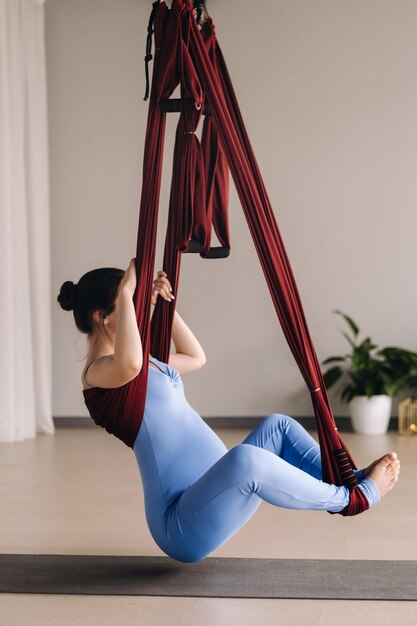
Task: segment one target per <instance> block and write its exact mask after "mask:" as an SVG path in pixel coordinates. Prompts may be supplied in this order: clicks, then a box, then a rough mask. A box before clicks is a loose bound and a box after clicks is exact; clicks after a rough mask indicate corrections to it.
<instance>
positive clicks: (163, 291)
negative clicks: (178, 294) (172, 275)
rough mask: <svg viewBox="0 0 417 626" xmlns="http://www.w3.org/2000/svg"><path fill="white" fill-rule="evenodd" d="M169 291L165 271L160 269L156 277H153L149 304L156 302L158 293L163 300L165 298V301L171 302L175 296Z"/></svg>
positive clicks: (169, 284)
mask: <svg viewBox="0 0 417 626" xmlns="http://www.w3.org/2000/svg"><path fill="white" fill-rule="evenodd" d="M171 292H172V287H171V283H170V282H169V280H168V278H167V275H166V273H165V272H164V271H162V270H160V271H159V272H158V276H157V278H155V280H154V281H153V287H152V299H151V304H152V305H155V304H156V301H157V299H158V294H160V295H161V296H162V297H163V298H164V299H165V300H167V302H172V300H174V297H175V296H174V295H173V294H172V293H171Z"/></svg>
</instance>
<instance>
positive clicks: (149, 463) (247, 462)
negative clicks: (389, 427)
mask: <svg viewBox="0 0 417 626" xmlns="http://www.w3.org/2000/svg"><path fill="white" fill-rule="evenodd" d="M135 287H136V272H135V263H134V259H132V260H131V262H130V265H129V267H128V269H127V270H126V272H123V271H122V270H118V269H112V268H102V269H98V270H93V271H92V272H88V273H87V274H85V275H84V276H83V277H82V278H81V279H80V281H79V283H78V285H74V284H73V283H72V282H69V281H67V282H65V283H64V284H63V285H62V287H61V291H60V294H59V296H58V301H59V302H60V304H61V306H62V308H64V309H65V310H73V311H74V318H75V321H76V324H77V327H78V328H79V330H80V331H82V332H84V333H86V334H87V337H88V354H87V358H86V363H85V367H84V370H83V374H82V382H83V390H84V393H86V390H87V389H89V388H90V389H91V388H95V387H97V388H104V389H105V388H117V387H120V386H122V385H125V384H126V383H128V382H129V381H130V380H132V379H133V378H135V377H136V376H138V374H139V372H140V371H141V368H142V365H143V354H142V345H141V338H140V336H139V331H138V327H137V322H136V316H135V310H134V305H133V300H132V297H133V294H134V291H135ZM171 291H172V290H171V285H170V283H169V280H168V277H167V276H166V274H165V272H163V271H160V272H158V276H157V278H156V279H155V281H154V283H153V293H152V305H153V306H154V305H155V303H156V300H157V298H158V297H162V298H164V299H165V300H166V301H167V302H172V300H173V298H174V296H173V295H172V293H171ZM172 340H173V342H174V345H175V349H176V353H172V354H170V356H169V363H163V362H162V361H159V360H158V359H156V358H154V357H152V356H150V357H149V360H150V362H149V374H148V383H147V391H146V402H145V410H144V414H143V419H142V422H141V424H140V428H139V431H138V434H137V436H136V438H135V440H134V445H133V450H134V453H135V456H136V459H137V463H138V466H139V470H140V473H141V478H142V483H143V490H144V498H145V514H146V519H147V523H148V527H149V530H150V532H151V534H152V536H153V538H154V539H155V541H156V543H157V544H158V546H159V547H160V548H161V550H163V551H164V552H165V553H166V554H167V555H169V556H170V557H172V558H174V559H176V560H178V561H183V562H194V561H199V560H202V559H204V558H205V557H206V556H207V555H208V554H210V553H211V552H212V551H213V550H215V549H216V548H218V547H219V546H221V545H222V544H223V543H225V542H226V541H227V540H228V539H229V538H230V537H232V536H233V535H234V534H235V533H236V532H237V531H238V530H239V528H241V527H242V526H243V525H244V524H245V523H246V522H247V521H248V520H249V518H250V517H251V516H252V515H253V514H254V512H255V511H256V509H257V508H258V506H259V505H260V503H261V502H262V500H264V501H266V502H269V503H270V504H273V505H275V506H281V507H284V508H290V509H310V510H322V511H331V512H338V511H341V510H342V509H343V508H344V507H345V506H347V504H348V502H349V490H348V489H347V487H344V486H336V485H330V484H328V483H325V482H323V481H322V480H321V476H322V474H321V463H320V447H319V445H318V443H317V442H316V441H315V440H314V439H313V438H312V437H311V436H310V435H309V433H307V431H306V430H305V429H304V428H303V427H302V426H301V425H300V424H299V423H298V422H297V421H296V420H294V419H292V418H291V417H288V416H286V415H280V414H277V413H273V414H271V415H269V416H267V417H266V418H265V419H264V420H263V421H262V422H261V423H260V424H259V425H258V426H257V427H256V428H255V429H254V430H253V431H252V432H251V433H250V434H249V435H248V437H246V439H244V441H243V442H242V443H241V444H240V445H237V446H235V447H233V448H232V449H231V450H228V449H227V448H226V446H225V445H224V443H223V442H222V440H221V439H220V438H219V437H218V436H217V435H216V434H215V432H214V431H213V430H212V429H211V428H210V427H209V426H208V425H207V424H206V423H205V422H204V421H203V420H202V418H201V417H200V415H199V414H198V413H197V412H196V411H195V410H194V409H193V408H192V407H191V406H190V405H189V404H188V402H187V400H186V398H185V396H184V387H183V382H182V378H181V376H183V375H184V374H187V373H189V372H192V371H195V370H197V369H199V368H201V367H202V366H203V365H204V363H205V360H206V358H205V355H204V351H203V349H202V347H201V346H200V344H199V342H198V341H197V339H196V337H195V336H194V335H193V333H192V332H191V330H190V328H188V326H187V325H186V323H185V322H184V320H183V319H182V318H181V317H180V315H179V314H178V312H176V313H175V316H174V322H173V329H172ZM399 470H400V463H399V460H398V458H397V455H396V453H395V452H389V453H387V454H386V455H385V456H383V457H381V458H380V459H377V460H376V461H374V462H373V463H372V464H371V465H370V466H369V467H367V468H366V469H364V470H355V473H356V474H357V477H358V480H360V483H359V487H360V489H361V490H362V492H363V493H364V494H365V496H366V498H367V500H368V502H369V505H370V506H373V505H375V504H377V503H378V502H380V500H381V498H382V497H383V496H384V495H385V494H386V493H388V491H390V490H391V489H392V487H393V486H394V484H395V483H396V481H397V479H398V474H399Z"/></svg>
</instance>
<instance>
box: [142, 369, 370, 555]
mask: <svg viewBox="0 0 417 626" xmlns="http://www.w3.org/2000/svg"><path fill="white" fill-rule="evenodd" d="M150 360H151V361H152V362H153V363H154V364H155V365H157V367H158V368H159V369H156V368H153V367H149V373H148V387H147V395H146V402H145V410H144V414H143V419H142V423H141V426H140V429H139V432H138V434H137V437H136V439H135V443H134V446H133V450H134V453H135V456H136V459H137V463H138V466H139V470H140V474H141V478H142V485H143V491H144V501H145V515H146V521H147V524H148V528H149V530H150V533H151V535H152V537H153V538H154V540H155V542H156V543H157V544H158V546H159V547H160V548H161V550H162V551H163V552H165V554H167V555H168V556H170V557H172V558H173V559H176V560H177V561H183V562H188V563H189V562H194V561H199V560H202V559H204V558H205V557H206V556H208V555H209V554H210V553H211V552H212V551H213V550H215V549H216V548H218V547H219V546H221V545H222V544H223V543H225V542H226V541H227V540H228V539H229V538H230V537H232V536H233V535H234V534H235V533H236V532H237V531H238V530H239V528H241V527H242V526H243V525H244V524H245V523H246V522H247V521H248V520H249V519H250V517H251V516H252V515H253V514H254V513H255V511H256V509H257V508H258V507H259V505H260V503H261V502H262V500H264V501H265V502H269V503H270V504H273V505H275V506H280V507H284V508H288V509H310V510H320V511H332V512H337V511H341V510H342V509H343V508H344V507H345V506H346V505H347V504H348V502H349V490H348V489H347V487H344V486H336V485H330V484H328V483H325V482H322V480H321V475H322V474H321V463H320V446H319V444H318V443H317V442H316V441H315V440H314V439H313V438H312V437H311V435H310V434H309V433H308V432H307V431H306V430H305V429H304V428H303V427H302V426H301V424H299V422H297V421H296V420H295V419H293V418H291V417H288V416H286V415H280V414H278V413H273V414H272V415H268V416H267V417H265V418H264V419H263V420H262V422H260V424H259V425H258V426H257V427H256V428H255V429H254V430H253V431H252V432H251V433H250V434H249V435H248V437H246V439H244V441H243V442H242V443H241V444H239V445H237V446H235V447H233V448H232V449H230V450H228V449H227V447H226V446H225V445H224V443H223V442H222V440H221V439H220V438H219V437H218V436H217V435H216V433H215V432H214V431H213V430H212V429H211V428H210V427H209V426H208V425H207V424H206V423H205V422H204V421H203V419H202V418H201V416H200V415H199V414H198V413H197V412H196V411H195V410H194V409H193V408H192V407H191V406H190V404H189V403H188V402H187V400H186V398H185V395H184V386H183V381H182V379H181V376H180V374H179V372H178V371H177V370H176V369H175V368H173V367H171V366H170V365H168V364H167V363H163V362H162V361H159V360H158V359H155V358H154V357H150ZM355 473H356V474H357V477H358V479H359V480H361V482H360V483H359V487H360V488H361V490H362V491H363V493H364V494H365V496H366V498H367V499H368V502H369V505H370V506H373V505H374V504H377V503H378V502H379V501H380V498H379V494H378V490H377V488H376V485H375V483H374V481H373V480H372V479H371V478H369V477H365V478H363V477H362V475H363V470H355Z"/></svg>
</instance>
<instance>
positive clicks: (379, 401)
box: [349, 395, 392, 435]
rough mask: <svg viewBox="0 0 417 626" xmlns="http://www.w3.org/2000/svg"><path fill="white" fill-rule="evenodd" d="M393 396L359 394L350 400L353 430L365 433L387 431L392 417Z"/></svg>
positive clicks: (378, 433) (380, 433)
mask: <svg viewBox="0 0 417 626" xmlns="http://www.w3.org/2000/svg"><path fill="white" fill-rule="evenodd" d="M391 408H392V397H391V396H386V395H380V396H372V397H371V398H367V397H366V396H357V397H356V398H353V400H351V401H350V402H349V409H350V416H351V418H352V425H353V430H354V431H355V432H357V433H361V434H363V435H382V434H384V433H386V432H387V430H388V424H389V420H390V417H391Z"/></svg>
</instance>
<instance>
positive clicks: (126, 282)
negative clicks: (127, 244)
mask: <svg viewBox="0 0 417 626" xmlns="http://www.w3.org/2000/svg"><path fill="white" fill-rule="evenodd" d="M135 262H136V258H133V259H131V260H130V263H129V267H128V268H127V270H126V271H125V275H124V276H123V278H122V280H121V283H120V289H127V290H128V291H129V293H131V295H132V298H133V294H134V293H135V289H136V264H135Z"/></svg>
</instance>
